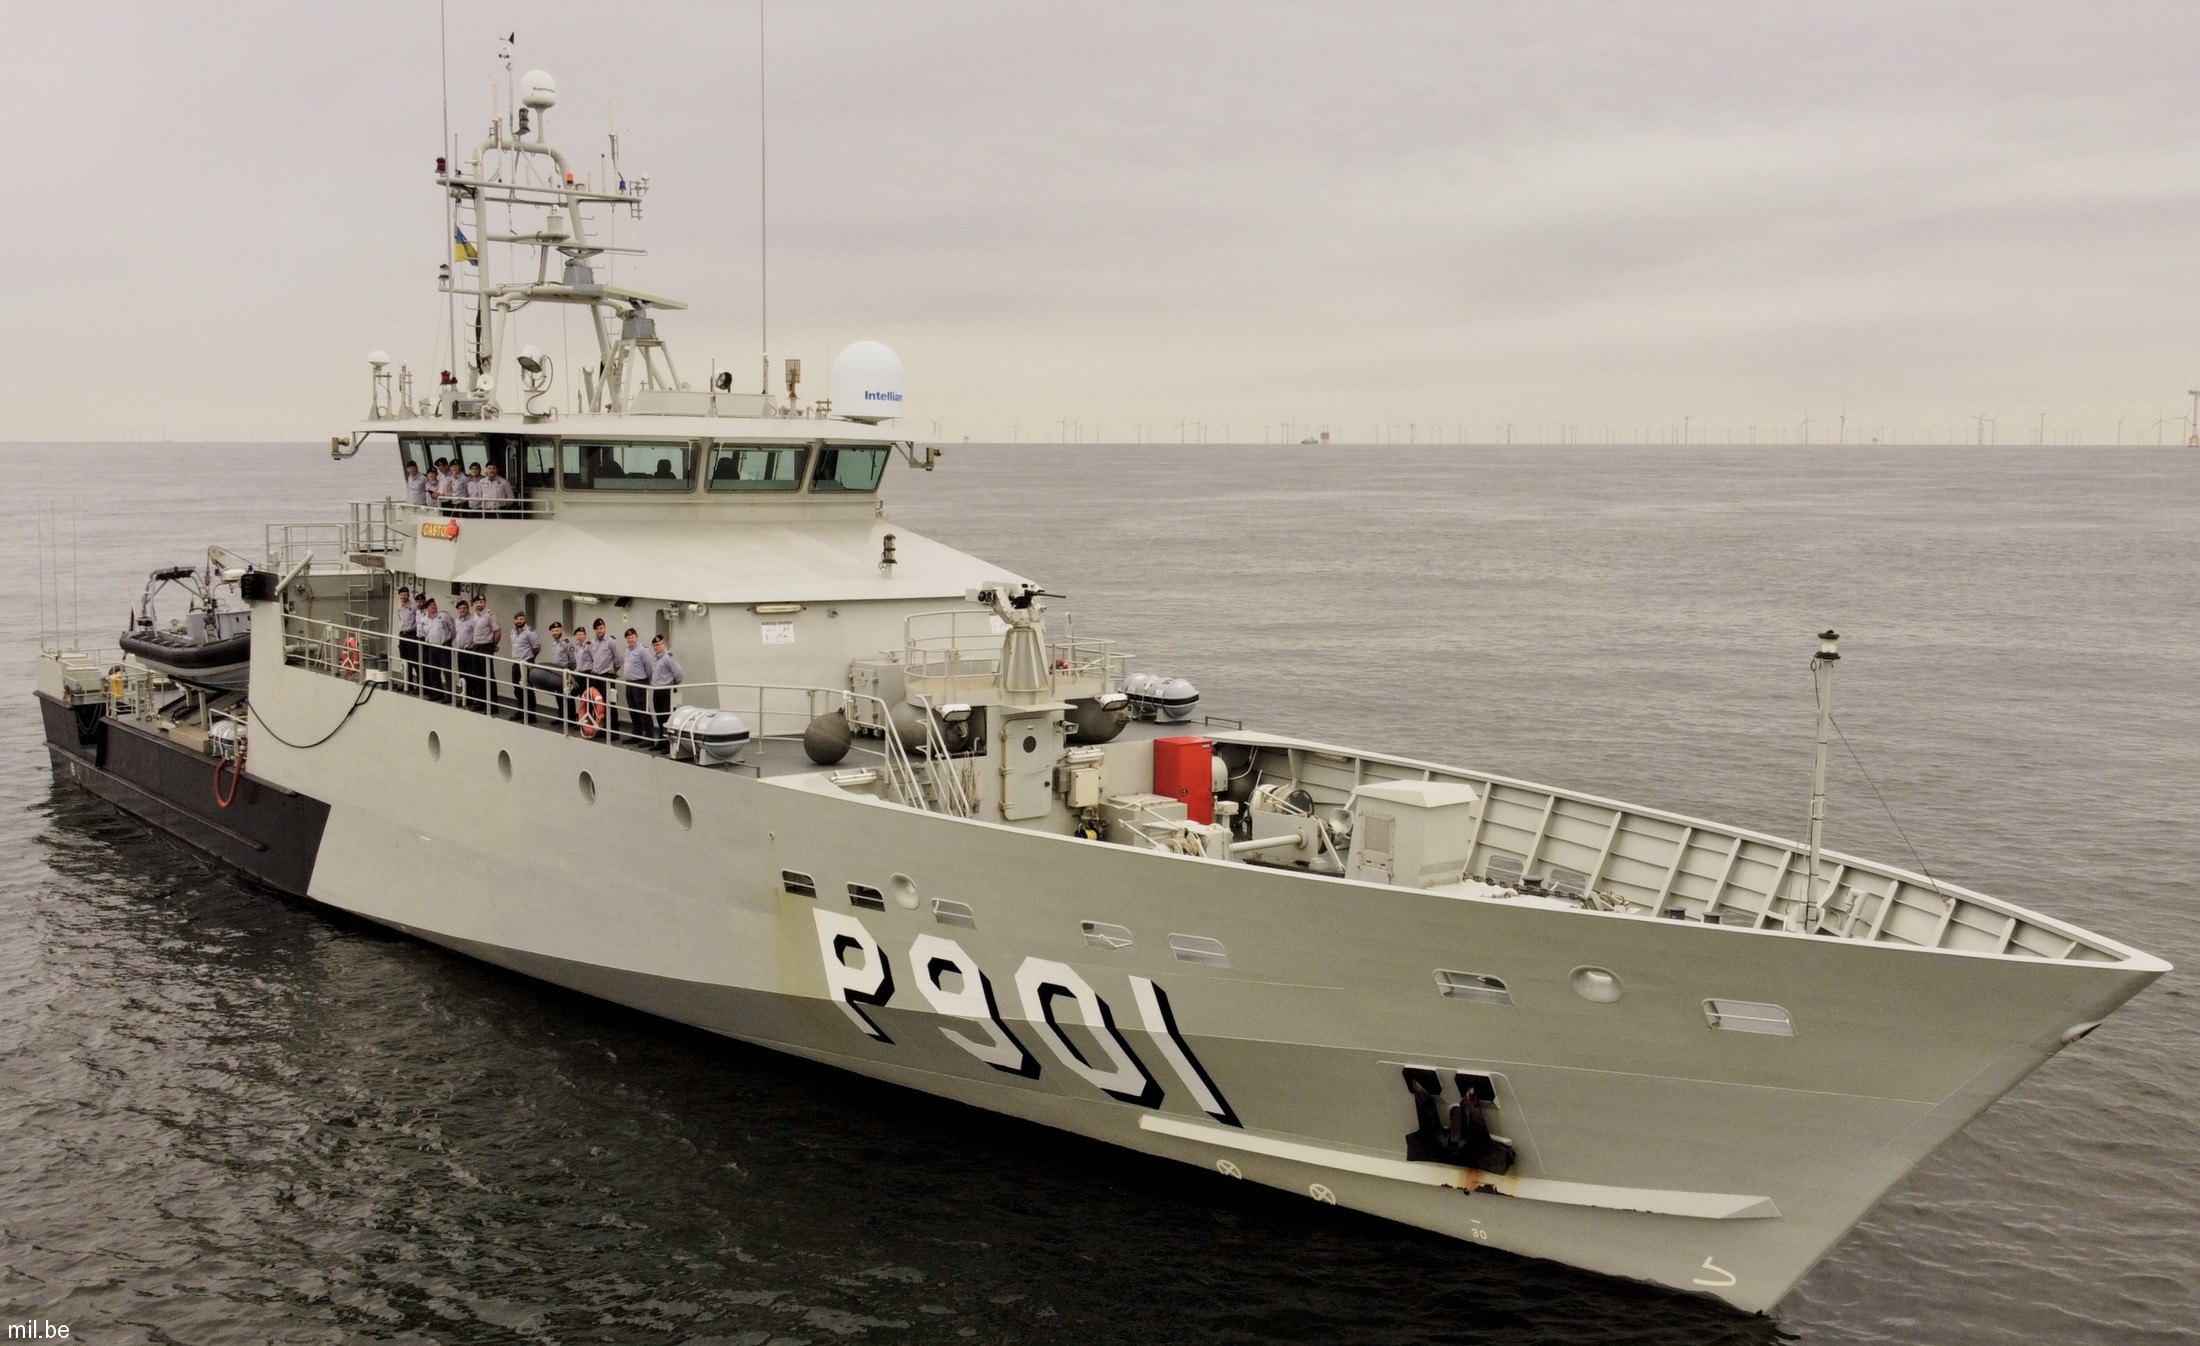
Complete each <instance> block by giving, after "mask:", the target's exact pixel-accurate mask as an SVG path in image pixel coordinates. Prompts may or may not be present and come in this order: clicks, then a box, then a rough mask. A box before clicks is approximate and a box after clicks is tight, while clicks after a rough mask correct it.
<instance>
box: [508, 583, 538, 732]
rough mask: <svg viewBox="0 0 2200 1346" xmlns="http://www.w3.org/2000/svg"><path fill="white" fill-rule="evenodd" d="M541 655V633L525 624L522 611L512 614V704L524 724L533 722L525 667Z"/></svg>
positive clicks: (525, 617) (531, 691) (533, 707)
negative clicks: (516, 707)
mask: <svg viewBox="0 0 2200 1346" xmlns="http://www.w3.org/2000/svg"><path fill="white" fill-rule="evenodd" d="M541 653H542V633H541V632H540V631H537V630H536V629H535V628H533V627H531V626H529V625H528V624H527V613H526V612H525V611H524V610H522V611H519V612H515V613H513V614H512V702H513V704H514V705H516V706H518V707H519V719H520V720H521V721H522V722H523V723H526V724H533V723H534V722H535V694H534V691H533V688H532V686H531V684H529V683H528V681H527V666H528V665H529V664H532V663H533V662H535V660H536V658H537V657H538V656H540V655H541Z"/></svg>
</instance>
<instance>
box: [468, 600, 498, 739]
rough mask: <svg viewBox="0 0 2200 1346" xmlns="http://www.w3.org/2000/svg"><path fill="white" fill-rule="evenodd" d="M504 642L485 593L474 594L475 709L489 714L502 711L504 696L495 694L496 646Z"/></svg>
mask: <svg viewBox="0 0 2200 1346" xmlns="http://www.w3.org/2000/svg"><path fill="white" fill-rule="evenodd" d="M503 643H504V628H503V627H502V626H501V625H499V624H498V623H497V615H496V614H495V613H493V612H491V611H489V600H488V598H487V597H486V596H485V595H482V594H475V595H474V653H475V654H478V655H480V656H481V691H480V699H481V705H480V706H478V707H477V709H479V710H482V711H485V712H487V713H488V714H491V715H502V714H503V713H504V698H503V697H501V696H499V695H498V694H497V666H496V658H495V656H496V652H497V646H499V645H501V644H503Z"/></svg>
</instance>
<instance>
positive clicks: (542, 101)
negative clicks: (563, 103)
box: [519, 70, 558, 110]
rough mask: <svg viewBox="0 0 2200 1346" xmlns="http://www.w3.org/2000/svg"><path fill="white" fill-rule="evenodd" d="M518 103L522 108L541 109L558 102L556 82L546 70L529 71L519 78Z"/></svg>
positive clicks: (555, 104) (553, 105)
mask: <svg viewBox="0 0 2200 1346" xmlns="http://www.w3.org/2000/svg"><path fill="white" fill-rule="evenodd" d="M519 101H520V104H521V106H523V107H531V108H535V109H538V110H540V109H542V108H546V107H555V106H557V102H558V82H557V81H556V80H554V79H552V78H550V72H549V71H547V70H530V71H528V72H527V73H526V74H524V75H521V76H520V77H519Z"/></svg>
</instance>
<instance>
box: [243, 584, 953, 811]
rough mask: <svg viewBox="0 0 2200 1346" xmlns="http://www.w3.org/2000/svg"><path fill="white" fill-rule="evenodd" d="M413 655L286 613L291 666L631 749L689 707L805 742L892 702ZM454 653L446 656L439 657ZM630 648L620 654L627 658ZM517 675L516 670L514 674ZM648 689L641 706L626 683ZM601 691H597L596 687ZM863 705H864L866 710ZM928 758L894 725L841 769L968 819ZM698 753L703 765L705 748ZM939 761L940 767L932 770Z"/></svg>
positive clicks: (456, 655)
mask: <svg viewBox="0 0 2200 1346" xmlns="http://www.w3.org/2000/svg"><path fill="white" fill-rule="evenodd" d="M410 644H411V645H412V646H414V647H415V649H416V652H417V655H418V657H417V658H414V659H408V658H407V657H406V653H407V650H406V642H401V641H400V640H399V639H398V638H397V637H395V636H392V635H389V634H388V633H386V632H383V631H379V630H374V629H370V628H368V627H365V626H358V625H351V624H347V623H343V622H328V621H317V620H314V619H312V618H308V617H304V616H301V615H299V614H297V613H288V614H285V615H284V617H283V662H284V663H286V664H289V665H291V666H292V667H296V668H305V669H310V670H312V671H314V672H316V673H321V674H325V675H327V676H330V677H335V678H341V679H344V680H345V681H348V682H363V681H365V680H366V679H367V675H368V674H369V673H373V672H379V673H384V674H387V675H388V681H387V683H384V684H382V685H383V687H384V689H385V690H387V691H391V692H395V693H397V694H399V695H403V696H413V697H419V698H421V699H423V700H428V701H434V702H438V703H441V704H445V705H449V706H451V707H453V708H454V710H458V711H465V712H471V713H476V714H494V715H500V716H507V717H509V716H513V715H518V716H520V717H522V718H525V719H526V720H527V721H528V722H529V723H531V724H533V725H535V726H537V727H539V728H541V729H543V730H544V731H546V732H555V733H560V734H563V735H566V736H568V737H579V738H584V739H589V740H592V741H595V742H600V743H608V744H614V745H619V746H624V747H629V748H637V749H653V748H658V747H661V746H664V745H666V744H667V743H668V741H669V740H668V736H667V734H666V732H665V729H664V723H665V719H666V717H667V716H668V715H669V714H670V712H671V711H673V710H675V709H678V708H679V707H682V706H701V707H704V708H706V709H710V710H726V711H732V712H733V713H734V714H736V715H739V716H740V717H741V718H742V721H743V722H744V723H745V724H746V725H747V726H748V729H749V734H750V737H751V739H752V740H780V741H785V742H789V743H793V742H796V741H799V740H800V738H801V736H802V733H803V731H804V730H805V729H807V728H809V726H810V723H811V721H813V720H814V719H816V718H817V717H818V716H820V715H829V714H832V713H833V712H835V711H839V712H841V713H843V714H845V715H847V716H848V718H849V721H850V723H851V724H853V723H856V722H857V720H858V719H859V717H860V718H865V719H869V720H871V721H872V722H873V723H880V724H884V723H886V718H885V717H886V706H885V705H884V703H882V702H881V701H879V700H878V698H876V697H871V696H865V695H863V694H861V693H858V692H852V691H848V690H846V689H842V688H831V687H800V686H791V685H781V684H771V683H741V682H688V683H680V684H677V685H673V686H651V687H648V688H646V689H645V688H642V687H641V685H640V684H638V683H629V682H626V681H624V680H623V679H621V678H618V677H616V676H605V677H598V676H595V675H581V674H575V673H570V672H565V671H563V670H556V669H551V670H548V671H550V672H553V673H556V674H558V680H559V683H560V686H559V689H558V690H557V691H551V690H548V689H545V688H538V687H534V686H532V685H531V684H530V682H529V681H528V676H527V675H528V674H529V673H530V672H533V671H536V670H538V669H541V668H543V667H544V666H542V665H537V664H528V663H523V662H521V661H519V660H516V659H512V658H510V657H509V656H506V655H502V654H480V655H469V654H467V653H464V652H457V651H453V650H451V649H450V647H448V646H444V647H441V649H440V651H438V650H437V647H433V646H429V645H427V644H426V643H425V642H410ZM446 657H448V659H449V663H448V664H447V665H446V664H445V662H444V660H445V658H446ZM622 657H623V656H622ZM515 673H516V674H517V675H518V676H517V678H516V679H515V677H514V674H515ZM630 689H632V690H640V691H642V692H643V694H644V704H643V706H642V708H640V709H636V708H634V707H633V705H632V704H631V702H630V699H629V697H628V695H627V693H628V691H629V690H630ZM591 693H593V694H594V695H593V696H591V695H590V694H591ZM866 712H867V713H866ZM930 738H931V742H930V744H929V748H928V751H927V753H926V754H925V756H924V758H923V759H922V760H919V759H917V758H913V757H912V755H911V754H910V753H909V751H908V750H907V749H906V748H904V747H903V745H902V743H901V741H900V740H899V739H898V738H897V737H896V736H895V735H894V734H893V733H891V732H888V733H886V734H884V735H882V736H880V737H878V738H876V739H871V738H858V739H857V740H856V741H855V743H854V745H853V746H852V747H851V749H850V756H851V758H853V759H855V762H856V765H855V766H853V767H850V768H841V769H839V771H837V772H836V773H835V774H836V775H839V776H842V777H843V778H844V779H849V783H854V782H853V780H852V778H848V775H847V773H850V772H856V771H863V770H871V771H875V772H876V773H877V775H878V779H880V780H881V781H883V782H884V783H885V785H886V787H887V789H888V792H889V794H890V796H891V797H892V798H893V799H894V800H896V801H897V802H899V803H903V804H907V805H910V806H911V807H914V808H923V809H931V810H934V811H937V812H944V813H953V814H956V815H957V816H960V817H968V816H970V813H971V808H970V803H969V800H968V799H967V797H966V795H965V793H964V791H963V790H962V788H961V785H960V781H959V779H957V778H956V776H955V772H954V771H953V769H952V768H953V765H954V764H952V763H948V762H946V761H945V758H946V753H945V751H944V749H943V748H941V747H940V745H939V742H938V737H937V734H936V732H934V733H933V734H932V735H931V736H930ZM696 761H697V762H698V764H699V765H700V764H702V763H703V762H704V761H705V759H704V758H702V757H701V756H700V755H698V756H697V758H696ZM936 768H937V769H936Z"/></svg>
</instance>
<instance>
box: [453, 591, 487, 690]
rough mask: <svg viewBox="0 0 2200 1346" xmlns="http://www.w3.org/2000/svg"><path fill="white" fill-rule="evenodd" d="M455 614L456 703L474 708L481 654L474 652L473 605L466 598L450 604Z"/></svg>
mask: <svg viewBox="0 0 2200 1346" xmlns="http://www.w3.org/2000/svg"><path fill="white" fill-rule="evenodd" d="M452 611H454V612H455V613H457V616H456V617H455V618H454V619H453V620H452V623H451V625H452V627H453V628H454V629H453V631H452V633H451V661H452V663H453V664H454V665H455V666H456V668H457V673H458V676H457V678H456V682H457V686H456V687H455V688H454V689H453V690H454V691H456V692H457V694H458V704H459V705H460V706H462V707H464V708H465V709H467V710H472V709H473V708H474V696H475V694H476V693H477V692H478V690H479V683H480V682H481V656H480V655H478V654H476V653H474V605H473V604H472V603H471V602H469V601H467V600H466V599H463V598H461V599H459V600H458V602H456V603H454V604H452Z"/></svg>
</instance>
